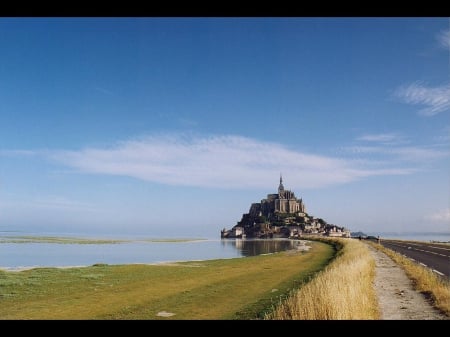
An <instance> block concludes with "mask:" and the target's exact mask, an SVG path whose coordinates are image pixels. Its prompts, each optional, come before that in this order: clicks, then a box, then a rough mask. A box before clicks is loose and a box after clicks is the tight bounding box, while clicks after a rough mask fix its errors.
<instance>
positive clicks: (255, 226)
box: [220, 175, 350, 238]
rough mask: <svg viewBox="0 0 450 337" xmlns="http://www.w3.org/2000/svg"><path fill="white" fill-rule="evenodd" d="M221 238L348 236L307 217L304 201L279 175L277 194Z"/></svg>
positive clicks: (252, 210)
mask: <svg viewBox="0 0 450 337" xmlns="http://www.w3.org/2000/svg"><path fill="white" fill-rule="evenodd" d="M220 234H221V238H300V237H302V236H307V235H327V236H340V237H350V231H349V230H347V229H345V228H344V227H339V226H336V225H333V224H328V223H327V222H326V221H325V220H323V219H321V218H315V217H313V216H310V215H308V213H307V212H306V207H305V204H304V202H303V199H302V198H300V199H297V198H296V196H295V194H294V192H292V191H290V190H286V189H285V188H284V186H283V177H282V176H281V175H280V184H279V185H278V193H274V194H268V195H267V197H266V198H265V199H262V200H261V202H259V203H253V204H251V206H250V210H249V212H248V213H245V214H243V215H242V218H241V220H240V221H239V222H238V223H237V224H236V225H235V226H234V227H233V228H232V229H229V230H227V229H225V228H224V229H223V230H222V231H221V233H220Z"/></svg>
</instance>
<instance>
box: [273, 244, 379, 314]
mask: <svg viewBox="0 0 450 337" xmlns="http://www.w3.org/2000/svg"><path fill="white" fill-rule="evenodd" d="M324 241H326V242H329V243H331V244H334V245H336V246H337V247H338V248H339V252H338V254H337V257H336V258H335V260H333V262H332V263H331V264H330V265H329V266H327V267H326V268H325V269H324V270H323V271H322V272H320V273H319V274H318V275H317V276H316V277H315V278H313V279H312V280H311V281H310V282H309V283H307V284H305V285H304V286H303V287H301V288H300V289H298V290H297V291H296V292H295V293H293V294H292V295H291V296H290V297H289V298H288V299H286V300H284V301H283V302H282V303H280V304H279V305H278V306H277V307H276V308H275V309H274V311H273V312H272V313H270V314H268V315H266V316H265V319H273V320H274V319H289V320H292V319H298V320H339V319H353V320H358V319H379V317H380V313H379V310H378V302H377V297H376V294H375V290H374V288H373V280H374V277H375V261H374V259H373V257H372V255H371V254H370V251H369V250H368V248H367V246H366V245H364V244H363V243H362V242H359V241H357V240H354V239H340V238H335V239H331V238H330V239H324Z"/></svg>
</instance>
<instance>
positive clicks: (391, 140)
mask: <svg viewBox="0 0 450 337" xmlns="http://www.w3.org/2000/svg"><path fill="white" fill-rule="evenodd" d="M356 140H359V141H365V142H374V143H384V144H399V143H405V139H404V137H403V136H401V135H399V134H397V133H379V134H366V135H362V136H360V137H358V138H357V139H356Z"/></svg>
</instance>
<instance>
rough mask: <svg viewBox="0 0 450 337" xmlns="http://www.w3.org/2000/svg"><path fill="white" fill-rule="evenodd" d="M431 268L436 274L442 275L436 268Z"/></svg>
mask: <svg viewBox="0 0 450 337" xmlns="http://www.w3.org/2000/svg"><path fill="white" fill-rule="evenodd" d="M431 270H432V271H434V272H435V273H436V274H439V275H441V276H444V274H443V273H441V272H440V271H438V270H436V269H431Z"/></svg>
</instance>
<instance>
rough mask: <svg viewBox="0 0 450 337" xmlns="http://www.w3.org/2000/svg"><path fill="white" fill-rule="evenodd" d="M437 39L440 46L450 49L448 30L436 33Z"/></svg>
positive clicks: (449, 32) (449, 33)
mask: <svg viewBox="0 0 450 337" xmlns="http://www.w3.org/2000/svg"><path fill="white" fill-rule="evenodd" d="M437 40H438V41H439V44H440V45H441V46H442V47H444V48H446V49H450V30H443V31H441V32H440V33H439V34H438V35H437Z"/></svg>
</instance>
